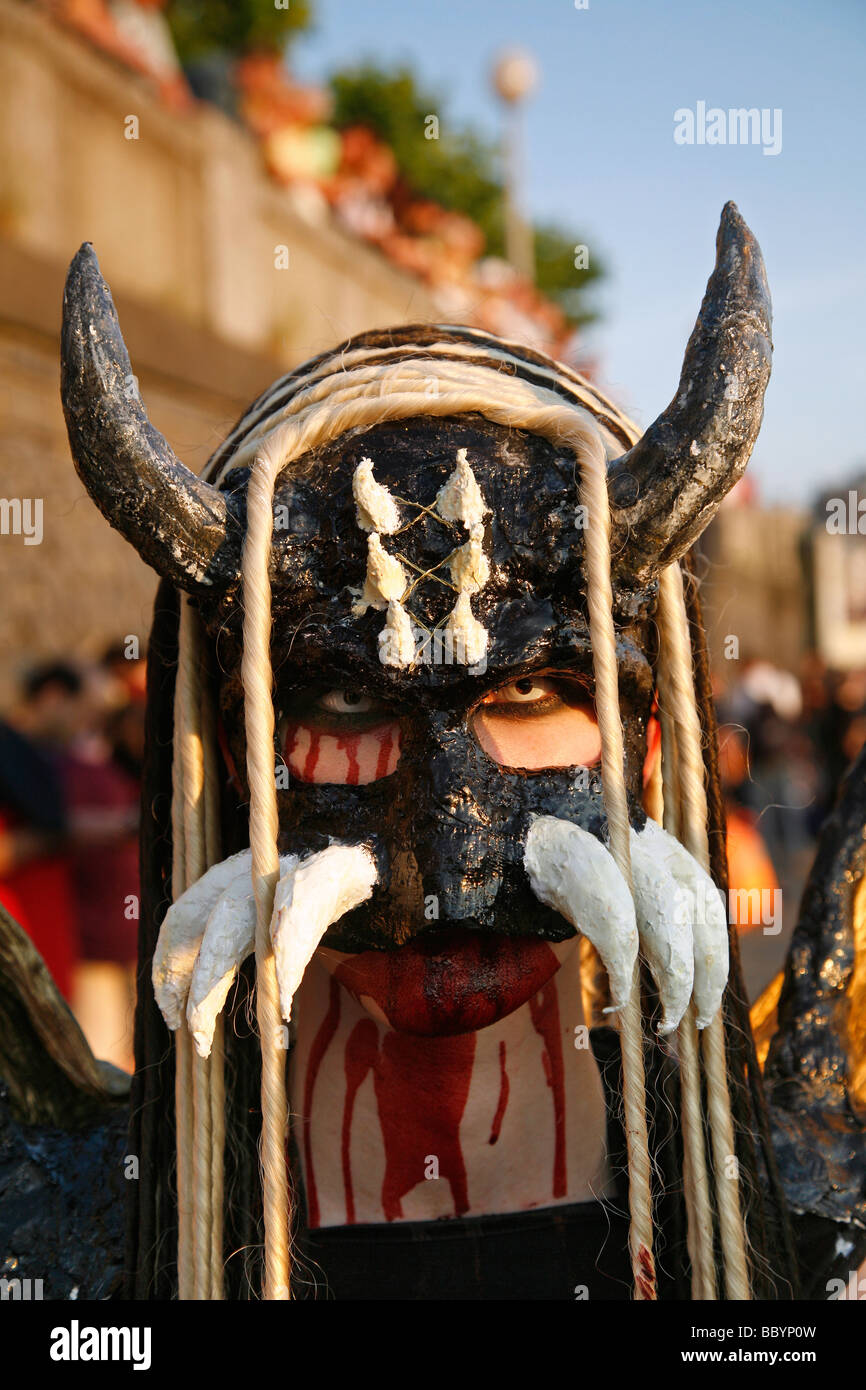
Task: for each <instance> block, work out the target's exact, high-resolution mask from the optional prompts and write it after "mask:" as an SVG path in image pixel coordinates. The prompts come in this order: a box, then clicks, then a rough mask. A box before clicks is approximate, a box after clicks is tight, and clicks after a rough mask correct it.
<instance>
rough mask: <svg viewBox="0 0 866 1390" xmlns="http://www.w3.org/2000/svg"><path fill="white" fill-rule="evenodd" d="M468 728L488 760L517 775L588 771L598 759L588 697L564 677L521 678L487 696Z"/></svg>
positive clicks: (575, 682)
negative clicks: (552, 769)
mask: <svg viewBox="0 0 866 1390" xmlns="http://www.w3.org/2000/svg"><path fill="white" fill-rule="evenodd" d="M472 726H473V731H474V733H475V737H476V738H477V739H478V742H479V743H480V744H481V747H482V748H483V749H484V751H485V753H487V754H488V756H489V757H491V758H493V759H494V760H495V761H496V762H498V763H501V764H502V765H503V766H506V767H514V768H519V769H521V770H522V771H529V772H532V771H540V770H542V769H543V768H550V767H574V766H581V767H588V766H591V765H592V764H593V763H595V762H597V761H598V759H599V757H600V755H601V737H600V735H599V731H598V722H597V720H596V717H595V707H594V705H593V701H592V697H591V695H590V693H589V691H588V690H587V688H586V686H585V685H584V684H583V683H582V682H581V681H580V680H579V679H578V678H577V677H575V676H572V675H568V674H563V673H557V672H545V673H543V674H540V675H528V676H521V677H519V678H518V679H517V680H515V681H511V682H509V683H508V684H507V685H502V686H500V687H499V688H498V689H496V690H492V691H490V692H489V694H487V695H485V697H484V699H483V700H482V701H481V702H480V704H479V705H478V706H477V707H476V710H475V712H474V715H473V720H472Z"/></svg>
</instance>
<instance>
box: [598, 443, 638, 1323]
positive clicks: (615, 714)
mask: <svg viewBox="0 0 866 1390" xmlns="http://www.w3.org/2000/svg"><path fill="white" fill-rule="evenodd" d="M579 459H580V470H581V489H580V496H581V501H582V503H583V504H584V506H585V507H586V509H587V513H588V516H587V524H586V527H585V528H584V543H585V549H584V555H585V560H586V580H587V607H588V610H589V634H590V641H591V644H592V659H593V671H594V674H595V710H596V718H597V719H598V727H599V733H600V735H601V777H602V788H603V793H604V809H605V813H606V816H607V824H608V830H609V832H610V848H611V853H612V854H613V857H614V859H615V860H616V863H617V865H618V867H619V870H620V872H621V874H622V875H623V878H624V879H625V881H626V883H627V884H628V885H629V889H632V877H631V852H630V833H631V827H630V824H629V817H628V796H627V792H626V786H625V774H624V762H625V752H624V749H623V737H622V721H621V719H620V713H619V673H618V668H617V661H616V632H615V630H614V624H613V591H612V588H611V578H610V513H609V502H608V492H607V468H606V463H605V459H604V453H603V450H602V448H601V443H600V441H597V442H596V447H595V448H594V449H592V448H590V447H587V446H584V449H583V450H582V451H581V453H580V454H579ZM620 1037H621V1046H622V1069H623V1086H622V1089H623V1108H624V1111H625V1126H626V1144H627V1149H628V1171H629V1210H630V1214H631V1224H630V1228H629V1253H630V1255H631V1264H632V1272H633V1275H634V1284H635V1298H636V1299H638V1300H641V1301H642V1300H652V1299H655V1298H656V1297H657V1292H656V1276H655V1262H654V1258H653V1219H652V1188H651V1180H650V1157H649V1143H648V1138H647V1118H646V1089H645V1087H646V1082H645V1075H644V1058H643V1027H642V1023H641V1009H640V966H639V964H637V963H635V969H634V975H633V978H632V987H631V993H630V995H629V998H628V1002H627V1003H626V1005H625V1008H624V1009H623V1010H622V1014H621V1023H620Z"/></svg>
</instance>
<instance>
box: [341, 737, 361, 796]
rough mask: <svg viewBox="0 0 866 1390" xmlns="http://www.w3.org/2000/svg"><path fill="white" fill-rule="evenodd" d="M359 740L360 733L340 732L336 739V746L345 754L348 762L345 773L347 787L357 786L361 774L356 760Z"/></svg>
mask: <svg viewBox="0 0 866 1390" xmlns="http://www.w3.org/2000/svg"><path fill="white" fill-rule="evenodd" d="M360 742H361V735H360V734H342V735H341V736H340V738H338V739H337V747H338V748H339V749H340V750H341V751H342V752H344V753H345V754H346V758H347V760H348V763H349V770H348V772H347V773H346V782H345V785H346V786H347V787H357V785H358V779H359V777H360V776H361V765H360V763H359V762H358V745H359V744H360Z"/></svg>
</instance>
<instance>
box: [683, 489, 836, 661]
mask: <svg viewBox="0 0 866 1390" xmlns="http://www.w3.org/2000/svg"><path fill="white" fill-rule="evenodd" d="M809 524H810V519H809V514H808V512H807V511H806V510H805V509H804V508H797V507H763V506H760V505H759V504H758V502H757V498H756V493H755V490H754V488H753V487H752V485H751V484H750V481H749V479H748V475H747V477H746V478H745V479H744V480H743V482H741V483H738V484H737V486H736V487H735V488H734V490H733V492H731V494H730V495H729V497H728V498H727V499H726V500H725V502H724V503H723V505H722V507H721V508H720V510H719V512H718V513H717V515H716V518H715V520H714V521H713V523H712V525H711V526H710V527H709V528H708V530H707V531H706V532H705V533H704V536H703V538H702V540H701V561H700V563H699V567H698V568H699V572H700V574H701V576H702V582H701V600H702V603H703V607H704V617H705V619H706V624H707V637H708V641H709V647H710V661H711V664H712V669H713V670H714V671H715V673H716V674H717V675H718V676H719V677H721V678H722V679H723V680H724V681H725V682H726V683H729V682H731V681H736V679H737V667H738V663H739V664H740V665H742V664H743V663H745V662H746V661H750V660H751V661H754V660H762V661H767V662H770V663H771V664H772V665H773V666H778V667H780V668H781V669H782V670H785V671H795V672H796V671H798V670H799V668H800V663H801V660H802V657H803V654H804V652H806V651H807V650H808V649H809V647H810V646H811V616H810V610H811V585H810V574H809V564H808V546H807V537H808V532H809ZM732 639H734V640H733V641H732Z"/></svg>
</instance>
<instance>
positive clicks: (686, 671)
mask: <svg viewBox="0 0 866 1390" xmlns="http://www.w3.org/2000/svg"><path fill="white" fill-rule="evenodd" d="M660 582H661V585H662V587H663V593H664V601H663V607H664V615H663V619H662V625H663V628H664V637H665V641H666V645H667V651H668V660H669V662H670V666H669V669H670V675H671V682H670V684H671V691H670V695H669V699H670V704H671V714H672V716H673V718H674V721H675V724H676V727H677V730H678V735H679V737H678V755H677V756H678V768H679V783H680V802H681V806H682V826H683V837H682V838H683V843H684V844H685V847H686V849H687V850H688V851H689V853H690V854H692V855H693V856H694V858H695V859H697V861H698V863H699V864H700V865H701V866H702V868H704V869H705V870H706V871H707V872H709V861H710V856H709V842H708V838H707V795H706V788H705V786H704V760H703V754H702V748H701V743H702V740H701V725H700V717H699V715H698V709H697V702H696V700H695V687H694V675H693V670H692V648H691V638H690V634H689V625H688V617H687V614H686V606H685V599H684V597H683V581H682V574H681V572H680V567H679V565H671V566H669V567H668V569H667V570H665V571H663V572H662V575H661V581H660ZM704 1034H705V1036H704V1040H703V1044H702V1051H703V1060H704V1069H705V1072H706V1078H707V1105H708V1109H709V1116H710V1136H711V1140H712V1153H713V1166H714V1169H715V1179H716V1202H717V1205H718V1211H719V1230H720V1234H721V1243H722V1256H723V1262H724V1270H725V1291H726V1294H727V1297H728V1298H729V1299H732V1300H736V1301H744V1300H747V1299H749V1298H751V1291H750V1287H749V1271H748V1261H747V1258H746V1235H745V1228H744V1225H743V1216H742V1211H741V1207H740V1187H739V1177H738V1175H737V1172H736V1165H735V1168H734V1174H733V1175H732V1176H727V1174H726V1167H727V1164H728V1162H729V1161H730V1159H731V1158H734V1159H735V1157H736V1155H735V1145H734V1125H733V1119H732V1116H731V1100H730V1094H729V1092H728V1072H727V1063H726V1058H725V1038H724V1022H723V1016H722V1011H721V1010H719V1012H718V1013H717V1015H716V1017H715V1018H714V1019H713V1021H712V1023H711V1024H710V1025H709V1026H708V1027H707V1028H706V1029H704Z"/></svg>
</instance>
